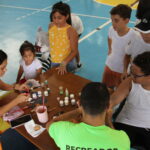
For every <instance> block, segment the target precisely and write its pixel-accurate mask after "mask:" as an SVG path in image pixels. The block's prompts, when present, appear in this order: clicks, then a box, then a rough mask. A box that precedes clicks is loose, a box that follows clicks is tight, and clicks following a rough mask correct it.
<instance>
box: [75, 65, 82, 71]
mask: <svg viewBox="0 0 150 150" xmlns="http://www.w3.org/2000/svg"><path fill="white" fill-rule="evenodd" d="M81 67H82V64H81V63H78V64H77V68H76V69H75V72H77V71H79V70H80V69H81Z"/></svg>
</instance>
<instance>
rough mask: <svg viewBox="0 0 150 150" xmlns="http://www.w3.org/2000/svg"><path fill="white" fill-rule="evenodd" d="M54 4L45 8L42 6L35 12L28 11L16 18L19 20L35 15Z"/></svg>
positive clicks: (65, 0)
mask: <svg viewBox="0 0 150 150" xmlns="http://www.w3.org/2000/svg"><path fill="white" fill-rule="evenodd" d="M69 1H70V0H64V1H63V2H65V3H67V2H69ZM52 6H53V5H50V6H48V7H45V8H41V9H39V10H36V11H34V12H32V13H27V14H26V15H24V16H21V17H18V18H16V20H17V21H19V20H21V19H23V18H26V17H29V16H32V15H34V14H37V13H39V12H41V11H44V10H47V9H49V8H51V7H52Z"/></svg>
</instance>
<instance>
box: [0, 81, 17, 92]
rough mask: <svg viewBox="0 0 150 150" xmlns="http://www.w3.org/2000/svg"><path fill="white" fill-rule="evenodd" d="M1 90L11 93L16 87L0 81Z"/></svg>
mask: <svg viewBox="0 0 150 150" xmlns="http://www.w3.org/2000/svg"><path fill="white" fill-rule="evenodd" d="M0 89H1V90H4V91H9V90H13V89H14V85H10V84H7V83H5V82H3V81H2V80H0Z"/></svg>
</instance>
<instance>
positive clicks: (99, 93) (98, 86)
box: [80, 82, 109, 116]
mask: <svg viewBox="0 0 150 150" xmlns="http://www.w3.org/2000/svg"><path fill="white" fill-rule="evenodd" d="M80 102H81V106H82V107H83V109H84V111H85V112H86V113H87V114H90V115H92V116H96V115H99V114H102V113H103V112H104V111H105V110H106V108H107V107H108V106H109V92H108V89H107V87H106V85H105V84H103V83H100V82H90V83H88V84H87V85H85V87H84V88H83V89H82V91H81V100H80Z"/></svg>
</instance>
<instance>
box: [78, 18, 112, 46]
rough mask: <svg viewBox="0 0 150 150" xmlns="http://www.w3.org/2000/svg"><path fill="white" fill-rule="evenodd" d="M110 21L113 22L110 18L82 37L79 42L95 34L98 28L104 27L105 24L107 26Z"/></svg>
mask: <svg viewBox="0 0 150 150" xmlns="http://www.w3.org/2000/svg"><path fill="white" fill-rule="evenodd" d="M110 23H111V19H109V20H108V21H106V22H105V23H104V24H102V25H100V26H99V27H98V28H96V29H94V30H93V31H92V32H90V33H88V34H87V35H85V36H84V37H83V38H81V39H80V40H79V43H81V42H82V41H84V40H85V39H87V38H88V37H90V36H91V35H93V34H94V33H95V32H97V31H98V30H100V29H102V28H104V27H105V26H107V25H108V24H110Z"/></svg>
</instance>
